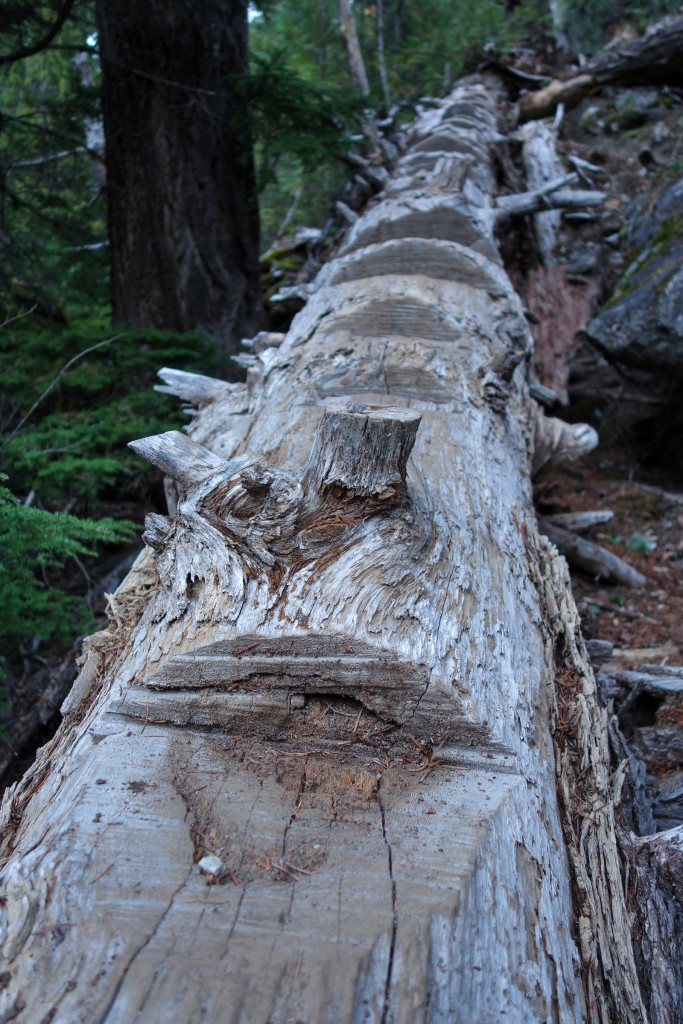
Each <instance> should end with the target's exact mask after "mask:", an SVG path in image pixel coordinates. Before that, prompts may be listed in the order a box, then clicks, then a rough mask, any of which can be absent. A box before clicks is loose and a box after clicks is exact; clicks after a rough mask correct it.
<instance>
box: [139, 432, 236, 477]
mask: <svg viewBox="0 0 683 1024" xmlns="http://www.w3.org/2000/svg"><path fill="white" fill-rule="evenodd" d="M128 447H129V448H132V449H133V451H134V452H135V453H136V454H137V455H141V456H142V458H143V459H147V461H148V462H151V463H152V465H153V466H156V467H157V468H158V469H160V470H161V471H162V473H165V474H166V476H170V477H171V478H172V479H173V480H177V481H178V483H179V484H180V485H181V487H184V488H186V489H190V488H191V487H196V486H197V485H198V484H200V483H201V482H202V481H203V480H206V478H207V477H209V476H211V474H212V473H217V472H219V470H221V469H223V467H224V466H225V460H224V459H221V458H219V457H218V456H217V455H214V454H213V452H210V451H209V450H208V448H204V447H203V445H201V444H196V442H194V441H191V440H190V438H189V437H187V436H186V435H185V434H181V433H180V431H179V430H168V431H166V433H165V434H153V435H152V436H151V437H141V438H140V439H139V440H137V441H130V442H129V444H128Z"/></svg>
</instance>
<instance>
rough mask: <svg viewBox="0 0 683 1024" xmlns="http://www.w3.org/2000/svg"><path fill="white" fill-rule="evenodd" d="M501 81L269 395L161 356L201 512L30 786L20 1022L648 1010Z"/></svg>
mask: <svg viewBox="0 0 683 1024" xmlns="http://www.w3.org/2000/svg"><path fill="white" fill-rule="evenodd" d="M496 90H497V87H496V86H495V83H494V82H493V81H488V82H486V83H481V82H478V81H470V82H466V83H464V84H462V85H460V86H459V87H458V88H457V89H456V90H455V91H454V92H453V93H452V94H451V95H450V96H449V97H447V99H446V100H444V102H443V104H442V105H441V106H440V107H438V108H436V109H434V110H431V111H429V113H427V114H425V115H424V116H423V117H422V118H421V119H420V120H418V121H417V122H416V124H415V126H414V127H413V128H412V129H411V131H410V134H409V146H408V149H407V152H406V153H405V154H404V156H403V157H402V158H401V160H400V161H399V163H398V166H397V168H396V171H395V173H394V175H393V176H392V178H391V180H390V181H389V183H388V185H387V188H386V190H385V193H384V195H383V196H382V197H381V200H380V201H379V202H378V203H377V204H376V205H375V206H373V207H372V208H371V209H369V210H368V211H367V212H366V213H365V214H364V215H363V216H362V217H360V219H359V220H358V221H357V222H356V223H355V224H354V225H353V226H352V227H351V228H350V230H349V231H348V234H347V236H346V240H345V242H344V244H343V246H342V248H341V249H340V251H339V253H338V255H337V257H336V258H335V259H334V260H332V261H331V262H330V263H328V264H327V265H326V266H325V267H324V268H323V269H322V271H321V272H320V274H319V276H318V278H317V281H316V286H315V290H314V293H313V295H312V297H311V299H310V300H309V302H308V304H307V306H306V307H305V309H304V310H303V311H302V312H301V313H300V314H299V315H298V316H297V317H296V319H295V320H294V323H293V324H292V327H291V329H290V331H289V333H288V335H287V337H286V338H285V339H284V341H282V343H281V344H280V345H279V346H278V347H277V348H266V349H264V350H262V351H261V352H260V353H259V354H258V358H257V361H256V364H255V366H254V367H253V368H252V369H250V370H249V374H248V380H247V383H246V384H245V385H228V384H223V383H220V382H214V383H213V384H212V383H211V381H210V380H208V379H207V378H204V377H201V378H198V379H195V378H193V376H192V375H189V374H179V373H177V372H176V373H175V374H173V373H170V372H169V371H163V377H164V379H165V380H166V381H167V384H166V389H167V390H168V389H171V390H174V391H175V392H176V393H177V394H178V395H179V396H180V397H181V398H182V399H183V400H184V401H186V402H187V401H188V400H190V401H192V402H193V404H195V406H196V407H197V408H200V409H201V412H200V414H199V415H198V416H197V417H196V418H195V419H194V421H193V423H192V425H191V427H190V437H189V438H187V437H185V436H184V435H182V434H177V433H175V432H171V433H170V434H168V435H160V436H158V437H154V438H146V439H143V440H141V441H139V442H136V444H135V447H136V449H137V450H138V451H140V452H142V453H143V454H144V455H145V456H146V457H147V458H149V459H150V460H151V461H152V462H154V463H155V464H156V465H158V466H160V467H162V468H163V470H164V471H165V472H166V473H167V474H169V476H171V477H172V478H173V479H174V480H175V481H176V486H177V487H178V489H179V491H180V500H179V502H178V506H177V511H176V513H175V514H174V515H173V516H169V517H165V516H158V515H154V516H150V517H148V522H147V529H146V533H145V539H146V541H147V543H148V545H149V546H148V548H146V549H145V552H144V553H143V554H142V555H141V556H140V558H139V560H138V562H137V564H136V565H135V566H134V568H133V570H132V572H131V574H130V576H129V577H128V579H127V581H126V582H125V583H124V584H123V585H122V587H121V588H119V590H118V591H117V593H116V594H115V595H114V596H113V598H112V600H111V624H110V626H109V628H108V629H107V630H105V631H104V632H101V633H98V634H95V636H93V637H91V638H90V639H89V640H88V641H87V642H86V647H85V661H84V664H83V667H82V671H81V675H80V677H79V680H77V682H76V684H75V687H74V690H73V692H72V694H71V696H70V699H69V700H68V701H67V703H66V704H65V707H64V713H65V715H66V720H65V723H64V725H63V727H62V729H61V730H60V732H59V733H58V735H57V736H56V737H55V739H54V741H53V742H52V743H51V744H50V745H48V746H47V747H46V748H44V749H43V751H42V752H41V754H40V756H39V758H38V761H37V763H36V765H35V766H34V768H33V769H32V771H31V772H30V773H29V774H28V775H27V776H26V777H25V779H24V780H23V781H22V782H21V783H19V784H18V785H17V786H16V787H15V788H14V789H13V790H11V791H10V792H9V793H8V794H7V796H6V799H5V801H4V804H3V814H4V823H5V838H4V843H3V851H2V855H3V858H4V859H5V864H4V867H3V869H2V885H3V897H4V901H5V903H4V919H3V921H2V925H1V927H2V931H1V932H0V940H1V941H2V949H3V954H4V957H5V962H6V965H7V968H6V971H5V973H4V974H3V975H2V977H3V989H2V991H1V992H0V1013H2V1014H4V1016H2V1017H1V1018H0V1019H4V1020H10V1019H16V1020H17V1021H19V1024H22V1022H23V1021H26V1022H28V1021H40V1020H43V1019H45V1017H46V1015H48V1014H53V1017H54V1014H57V1016H58V1019H59V1021H60V1024H61V1022H62V1021H63V1022H65V1024H68V1022H72V1021H73V1022H76V1021H80V1020H95V1021H98V1022H100V1024H114V1022H131V1024H132V1022H134V1021H139V1020H144V1019H147V1020H150V1019H153V1020H164V1021H169V1022H172V1024H174V1022H178V1024H181V1022H182V1024H185V1022H187V1021H195V1020H197V1021H198V1020H204V1021H211V1022H219V1021H220V1022H226V1021H233V1022H235V1024H237V1022H243V1021H244V1022H246V1021H248V1022H249V1024H265V1022H266V1021H268V1022H270V1024H280V1022H282V1024H284V1022H290V1021H294V1020H296V1021H305V1022H310V1024H318V1022H324V1021H330V1022H339V1021H353V1022H354V1024H355V1022H359V1024H360V1022H370V1021H375V1022H380V1024H399V1022H401V1024H403V1022H405V1024H409V1022H410V1024H413V1022H414V1021H416V1020H420V1021H426V1022H427V1021H428V1022H431V1024H436V1022H443V1024H446V1022H449V1024H450V1022H460V1021H462V1022H468V1024H469V1022H482V1024H483V1022H490V1024H493V1022H496V1024H497V1022H499V1021H501V1020H503V1019H505V1020H510V1021H525V1022H539V1024H540V1022H546V1021H548V1020H551V1019H552V1020H555V1021H561V1022H576V1024H578V1022H583V1021H602V1022H603V1024H604V1022H605V1021H608V1020H611V1021H615V1022H616V1021H619V1022H633V1024H636V1022H638V1024H641V1022H642V1021H643V1020H645V1019H646V1017H645V1013H644V1009H643V1003H642V999H641V996H640V992H639V988H638V981H637V971H636V966H635V962H634V957H633V948H632V942H631V935H630V927H629V914H628V911H627V907H626V902H625V897H624V888H623V884H622V879H621V875H620V868H619V859H618V852H617V846H616V838H615V822H614V804H613V794H612V789H611V776H610V768H609V752H608V747H607V719H606V715H605V714H604V712H602V711H601V710H600V709H599V707H598V704H597V700H596V690H595V681H594V678H593V673H592V670H591V668H590V664H589V662H588V658H587V654H586V650H585V647H584V644H583V641H582V639H581V636H580V631H579V625H578V615H577V612H576V607H575V605H574V602H573V599H572V596H571V591H570V587H569V581H568V576H567V572H566V564H565V563H564V561H563V559H561V558H560V557H558V555H557V552H556V551H555V549H554V548H553V547H552V545H550V543H549V542H548V541H547V540H546V539H545V538H543V537H541V536H539V534H538V532H537V529H536V521H535V516H534V513H533V508H532V503H531V485H530V479H529V464H530V461H531V455H532V452H531V443H532V442H531V438H532V433H533V423H534V420H535V415H536V414H535V408H534V403H533V402H532V401H531V400H530V398H529V394H528V388H527V385H526V382H525V379H524V362H523V361H522V362H520V358H521V356H522V355H523V354H524V352H525V351H526V350H528V347H529V345H530V336H529V334H528V330H527V327H526V323H525V319H524V312H523V308H522V305H521V302H520V300H519V298H518V297H517V296H516V295H515V293H514V291H513V289H512V286H511V284H510V281H509V279H508V278H507V276H506V274H505V271H504V269H503V267H502V264H501V262H500V258H499V256H498V252H497V248H496V244H495V237H494V225H495V219H496V217H495V207H494V201H493V190H494V177H493V171H492V167H491V163H490V160H489V155H488V146H489V144H490V142H491V141H493V140H494V139H496V138H497V137H498V136H497V128H496V119H495V103H496V99H497V95H498V94H497V91H496ZM456 143H457V145H456ZM515 367H516V369H515ZM53 1007H54V1008H55V1009H54V1010H53V1009H52V1008H53Z"/></svg>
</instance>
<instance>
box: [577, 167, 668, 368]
mask: <svg viewBox="0 0 683 1024" xmlns="http://www.w3.org/2000/svg"><path fill="white" fill-rule="evenodd" d="M624 248H625V253H624V269H623V272H622V275H621V278H620V280H619V283H618V285H617V289H616V291H615V294H614V295H613V297H612V298H611V299H610V301H609V302H608V303H607V304H606V305H605V306H604V307H603V309H602V311H601V313H600V314H599V316H597V317H596V318H595V319H594V320H592V321H591V322H590V323H589V324H588V326H587V327H586V334H587V335H588V337H589V339H590V340H591V341H592V342H593V343H594V344H595V345H596V347H597V348H599V349H600V350H601V351H602V352H603V353H604V354H605V355H606V356H607V357H608V358H610V359H613V360H615V361H617V362H621V363H624V364H626V365H629V366H635V367H638V368H640V369H643V370H652V371H658V372H662V371H664V372H667V373H672V374H674V375H675V376H677V377H683V178H679V179H678V180H677V181H675V182H674V183H673V184H672V185H669V187H668V188H667V189H665V191H664V192H663V193H662V194H661V195H660V196H659V198H658V199H657V200H656V202H655V203H654V204H652V196H648V197H646V198H645V200H643V201H642V202H640V203H639V204H638V205H637V207H636V209H635V211H634V213H633V215H632V217H631V218H630V227H629V229H628V233H627V238H626V242H625V246H624Z"/></svg>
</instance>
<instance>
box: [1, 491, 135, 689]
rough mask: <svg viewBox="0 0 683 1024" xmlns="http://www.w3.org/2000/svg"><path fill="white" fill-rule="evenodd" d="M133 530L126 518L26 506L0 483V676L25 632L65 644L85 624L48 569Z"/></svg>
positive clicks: (125, 538)
mask: <svg viewBox="0 0 683 1024" xmlns="http://www.w3.org/2000/svg"><path fill="white" fill-rule="evenodd" d="M0 479H3V480H6V479H7V478H6V476H5V475H4V474H0ZM134 530H135V527H134V524H133V523H129V522H126V521H119V522H117V521H115V520H113V519H100V520H99V521H98V522H93V521H92V520H87V519H86V520H83V519H77V518H76V517H75V516H71V515H65V514H60V513H51V512H46V511H44V510H42V509H36V508H26V507H24V506H23V505H22V504H21V502H20V501H19V499H18V498H17V497H15V495H13V494H12V493H11V491H10V490H9V489H8V488H7V487H6V486H3V485H0V604H1V606H2V611H3V613H2V616H0V678H2V677H3V675H6V673H7V671H8V668H11V663H12V655H13V653H14V652H15V651H16V649H17V647H18V646H19V645H20V644H21V643H22V642H23V641H25V640H26V639H27V638H28V637H30V636H33V635H35V636H37V637H38V638H39V639H42V640H45V639H47V638H48V637H50V636H51V635H53V634H54V635H56V636H57V637H58V639H60V640H61V641H62V642H63V643H66V642H67V641H68V639H69V637H70V636H71V635H73V631H74V629H78V628H79V627H82V626H84V625H85V624H86V623H85V619H86V618H87V616H86V615H85V614H84V609H83V607H82V606H81V607H80V608H79V602H78V599H77V598H75V597H71V596H69V595H67V594H65V593H63V591H61V590H59V589H57V588H56V587H54V586H51V585H50V583H49V580H48V577H47V570H48V569H51V568H52V569H55V568H60V567H61V566H62V565H63V563H64V559H66V558H68V557H71V556H74V555H92V554H94V553H95V552H94V550H93V549H94V547H95V546H96V545H101V544H121V543H123V542H125V541H128V540H130V539H131V537H132V536H133V533H134Z"/></svg>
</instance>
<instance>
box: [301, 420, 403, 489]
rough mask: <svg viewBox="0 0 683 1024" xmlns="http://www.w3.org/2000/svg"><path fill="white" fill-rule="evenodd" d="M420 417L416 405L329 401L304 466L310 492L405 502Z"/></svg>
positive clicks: (305, 485)
mask: <svg viewBox="0 0 683 1024" xmlns="http://www.w3.org/2000/svg"><path fill="white" fill-rule="evenodd" d="M420 420H421V416H420V413H419V412H416V411H415V410H414V409H399V408H393V407H377V406H366V405H360V404H358V403H352V404H348V405H346V404H342V403H335V404H333V405H329V406H327V408H326V409H325V411H324V413H323V417H322V420H321V421H320V425H319V426H318V432H317V434H316V437H315V440H314V442H313V448H312V450H311V455H310V458H309V460H308V464H307V466H306V469H305V470H304V476H303V485H304V489H305V490H306V491H307V493H308V495H309V497H312V496H317V497H324V496H325V495H326V494H328V493H330V492H332V493H334V492H337V493H341V494H343V495H344V496H346V497H349V498H369V499H374V500H375V501H379V502H380V503H382V505H383V506H385V507H391V506H393V505H398V504H400V503H401V502H402V501H403V500H404V499H405V482H406V465H407V463H408V457H409V455H410V453H411V451H412V448H413V445H414V444H415V437H416V435H417V428H418V426H419V425H420Z"/></svg>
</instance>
